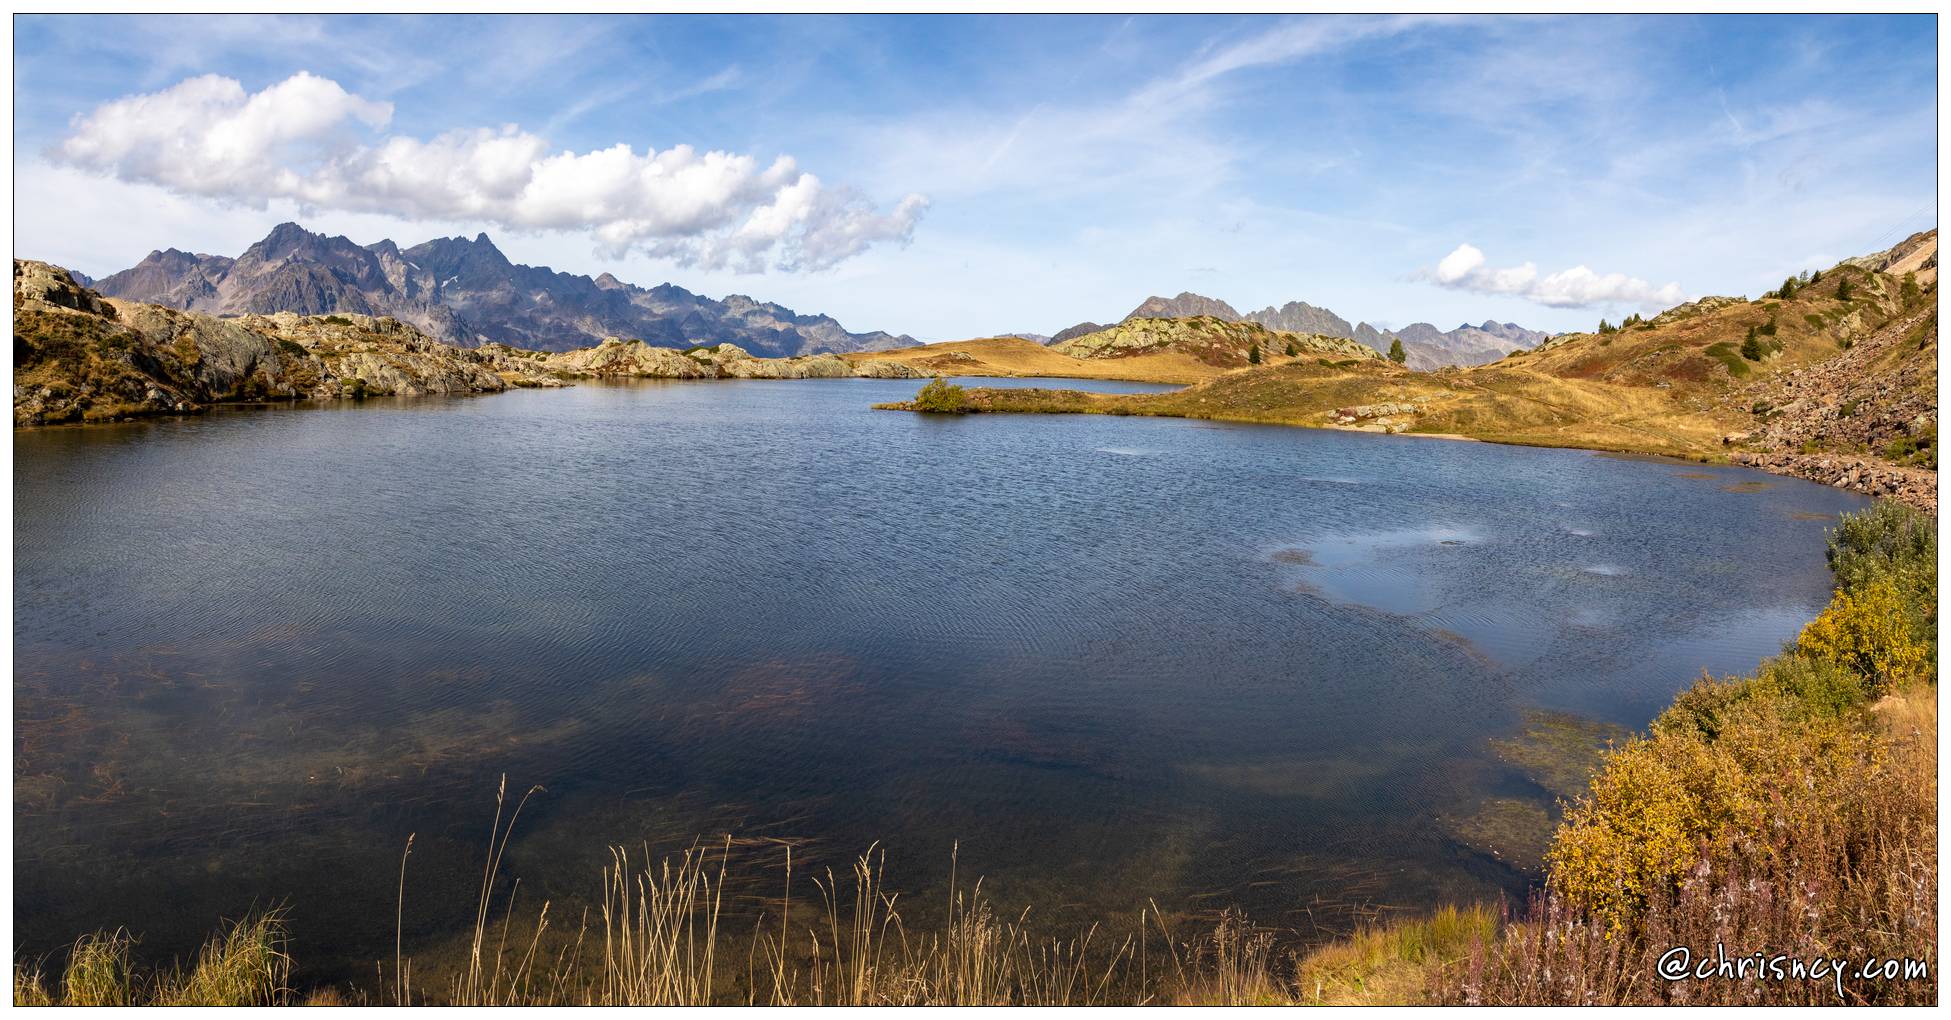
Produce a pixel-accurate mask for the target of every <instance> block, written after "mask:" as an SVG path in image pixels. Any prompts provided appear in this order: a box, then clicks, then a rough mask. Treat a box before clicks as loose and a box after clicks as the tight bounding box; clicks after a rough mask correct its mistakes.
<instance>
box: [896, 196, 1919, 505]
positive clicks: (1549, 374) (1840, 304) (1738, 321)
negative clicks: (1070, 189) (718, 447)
mask: <svg viewBox="0 0 1951 1020" xmlns="http://www.w3.org/2000/svg"><path fill="white" fill-rule="evenodd" d="M1935 253H1936V234H1935V232H1930V233H1927V234H1922V235H1918V236H1916V237H1913V238H1911V239H1909V240H1907V241H1906V242H1905V243H1904V244H1903V245H1900V246H1899V247H1898V248H1895V249H1892V250H1891V251H1889V252H1882V253H1878V254H1877V255H1875V256H1865V257H1864V258H1862V259H1855V260H1850V261H1847V262H1844V263H1841V264H1839V265H1837V266H1835V267H1832V268H1831V269H1828V270H1825V271H1823V272H1821V273H1812V274H1809V276H1808V277H1807V278H1798V279H1793V280H1790V281H1785V282H1784V284H1783V286H1782V287H1781V288H1778V290H1776V291H1771V292H1770V293H1768V294H1766V295H1763V296H1762V297H1761V298H1758V299H1755V300H1747V299H1743V298H1728V297H1721V298H1703V299H1701V300H1700V301H1696V302H1691V303H1688V304H1685V305H1681V306H1678V307H1675V308H1672V309H1668V310H1667V311H1665V312H1663V313H1661V314H1660V315H1658V316H1655V317H1653V318H1652V319H1648V320H1643V321H1642V320H1641V319H1640V318H1639V317H1638V316H1634V317H1632V318H1630V319H1628V320H1627V321H1626V322H1625V323H1623V324H1621V325H1620V326H1618V327H1614V326H1611V325H1610V324H1607V325H1606V326H1605V327H1604V329H1603V331H1601V332H1593V333H1576V334H1567V335H1564V336H1560V337H1555V338H1553V339H1552V340H1550V341H1548V342H1546V343H1545V344H1542V345H1540V346H1539V347H1538V348H1537V349H1535V350H1531V351H1515V352H1513V353H1512V354H1511V355H1509V356H1507V357H1505V358H1504V359H1502V360H1501V361H1498V362H1495V363H1493V364H1489V365H1482V366H1477V367H1474V368H1448V369H1438V370H1436V371H1433V372H1418V371H1412V370H1409V369H1406V368H1403V367H1401V366H1398V365H1394V364H1391V363H1389V362H1387V361H1386V360H1381V359H1377V358H1368V357H1363V358H1337V357H1334V356H1318V355H1312V354H1309V355H1303V356H1300V357H1286V356H1284V355H1283V356H1279V357H1272V358H1267V359H1265V363H1264V364H1260V365H1248V366H1245V367H1241V368H1232V369H1225V370H1221V369H1222V368H1223V366H1221V365H1213V366H1210V367H1208V369H1207V371H1206V372H1205V374H1204V375H1203V376H1202V377H1200V378H1198V379H1197V381H1196V382H1195V384H1194V385H1191V386H1188V387H1187V388H1186V389H1183V390H1180V391H1176V392H1172V393H1158V394H1135V395H1100V394H1085V393H1078V392H1071V391H1062V390H1043V389H1034V390H989V389H973V390H970V391H968V392H967V393H966V394H963V396H962V398H961V400H960V402H959V403H956V404H953V408H954V409H958V410H962V411H970V412H1048V413H1099V414H1136V415H1164V416H1173V417H1191V418H1214V419H1225V420H1233V421H1253V422H1269V423H1278V424H1288V425H1305V426H1316V427H1327V428H1349V429H1361V430H1367V431H1378V432H1403V433H1412V434H1429V435H1446V436H1458V437H1467V438H1474V439H1483V440H1489V441H1494V442H1507V443H1521V444H1527V445H1537V446H1576V447H1586V448H1592V449H1604V450H1616V451H1622V452H1634V453H1654V454H1667V455H1674V456H1683V457H1691V458H1698V459H1714V460H1721V459H1728V458H1729V457H1730V456H1747V457H1753V458H1763V460H1762V461H1761V462H1759V466H1764V467H1767V468H1769V469H1770V470H1783V471H1787V472H1788V473H1796V474H1803V475H1804V476H1806V477H1819V475H1820V472H1821V471H1822V470H1830V471H1834V470H1835V468H1834V467H1833V465H1832V466H1831V467H1830V468H1826V469H1824V468H1819V467H1817V466H1812V465H1807V464H1790V463H1786V462H1784V463H1775V462H1773V461H1768V460H1766V457H1765V455H1767V454H1768V453H1769V452H1771V451H1774V452H1779V451H1780V450H1781V447H1782V442H1783V440H1782V439H1781V437H1782V436H1788V435H1792V436H1795V437H1802V438H1798V439H1797V441H1798V442H1805V443H1806V442H1813V443H1815V446H1813V447H1811V448H1810V449H1807V450H1802V449H1800V448H1798V452H1799V453H1802V454H1813V453H1816V452H1829V453H1836V454H1847V455H1849V456H1850V457H1851V458H1854V462H1855V463H1856V464H1858V466H1860V467H1861V468H1862V469H1863V470H1864V471H1869V472H1871V473H1875V472H1883V476H1882V477H1881V478H1875V479H1871V480H1869V481H1863V482H1860V483H1858V484H1857V485H1856V486H1855V487H1859V488H1862V489H1863V491H1869V492H1874V493H1877V494H1882V495H1899V496H1903V497H1904V498H1907V499H1910V500H1911V501H1912V502H1915V503H1918V504H1919V505H1930V506H1934V505H1935V475H1934V469H1935V465H1936V461H1935V439H1936V408H1937V403H1936V395H1935V394H1936V381H1937V373H1936V362H1935V359H1936V334H1937V321H1936V316H1935V315H1934V314H1932V313H1931V312H1930V311H1929V309H1930V308H1931V307H1932V305H1933V304H1934V302H1935V299H1936V283H1935V280H1936V273H1935V268H1936V255H1935ZM1878 266H1886V267H1896V268H1903V269H1904V275H1894V274H1892V273H1890V272H1883V271H1879V269H1878V268H1876V267H1878ZM1915 267H1922V268H1921V269H1920V268H1915ZM1182 321H1184V322H1196V321H1197V320H1182ZM1079 342H1080V341H1071V342H1069V343H1067V344H1064V345H1060V347H1059V348H1058V349H1057V350H1048V349H1043V348H1038V347H1037V346H1036V345H1035V344H1031V343H1029V342H1028V341H973V342H971V343H973V344H981V345H990V344H995V345H1001V344H1005V343H1007V344H1020V345H1021V347H1022V348H1026V349H1027V350H1028V351H1029V352H1034V353H1026V355H1025V356H1024V360H1023V361H1022V362H1020V363H1019V364H1021V365H1022V366H1023V367H1028V366H1029V365H1030V364H1031V361H1030V360H1029V359H1031V358H1035V359H1038V360H1037V361H1036V362H1035V365H1036V367H1037V369H1038V370H1037V371H1012V372H1010V373H1008V374H1017V375H1043V376H1059V375H1073V374H1074V375H1080V376H1089V377H1097V378H1105V377H1109V378H1125V379H1130V378H1146V377H1147V376H1141V375H1138V374H1136V373H1137V370H1139V369H1140V368H1141V366H1142V367H1144V368H1149V367H1150V365H1149V364H1148V363H1147V362H1146V359H1151V358H1158V357H1163V356H1164V355H1160V354H1149V353H1148V354H1138V355H1126V356H1123V357H1113V358H1108V359H1095V358H1093V359H1084V358H1066V357H1065V356H1064V354H1063V351H1064V350H1066V349H1069V348H1072V347H1073V346H1075V345H1076V344H1078V343H1079ZM956 346H959V345H938V347H939V348H948V347H956ZM1186 346H1187V345H1185V344H1179V345H1176V346H1174V347H1171V348H1169V349H1172V350H1174V351H1181V350H1185V349H1186ZM1263 349H1264V348H1263ZM922 350H924V351H933V350H937V348H923V349H922ZM991 350H998V351H999V350H1000V348H983V349H979V350H973V351H970V352H969V354H968V358H969V368H970V369H974V368H976V367H978V363H989V364H993V363H995V361H996V360H1000V359H996V358H995V356H994V355H992V354H990V353H989V352H990V351H991ZM900 353H902V354H905V355H908V356H911V357H927V355H918V354H917V353H916V352H900ZM1845 369H1846V370H1845ZM960 374H971V375H973V374H980V373H979V372H977V371H974V370H965V371H963V372H962V373H960ZM1150 377H1151V378H1158V376H1150ZM1784 392H1792V395H1793V397H1792V399H1788V398H1784V397H1782V396H1781V394H1782V393H1784ZM888 406H891V407H898V408H905V409H918V408H915V407H914V405H913V404H911V403H910V404H899V405H888ZM935 406H936V407H937V409H940V408H941V407H942V406H944V405H941V404H940V402H937V404H936V405H935ZM1785 409H1786V410H1785ZM1785 415H1789V416H1788V417H1785ZM1850 421H1853V422H1855V423H1856V424H1855V425H1849V426H1844V425H1839V424H1838V423H1842V422H1850ZM1865 421H1876V422H1879V423H1880V424H1879V425H1878V426H1877V428H1876V429H1875V430H1873V431H1869V432H1865V430H1864V429H1863V428H1861V427H1858V426H1860V425H1861V423H1863V422H1865ZM1806 437H1816V438H1814V439H1807V438H1806ZM1824 442H1827V443H1829V444H1830V445H1829V446H1826V447H1825V446H1822V443H1824ZM1920 451H1925V452H1923V453H1920ZM1922 469H1928V470H1929V472H1930V478H1929V487H1930V490H1931V491H1930V494H1929V496H1928V498H1911V492H1912V490H1913V489H1914V487H1915V485H1916V481H1917V480H1916V478H1915V477H1914V476H1916V475H1917V474H1918V473H1919V471H1920V470H1922ZM1851 470H1853V469H1851ZM1857 473H1860V472H1857ZM1892 479H1896V480H1895V481H1893V480H1892ZM1819 480H1823V481H1831V480H1832V479H1831V478H1829V477H1819ZM1900 483H1901V485H1902V486H1904V487H1906V488H1905V490H1904V491H1902V492H1900V491H1898V489H1897V488H1895V487H1894V486H1897V485H1899V484H1900Z"/></svg>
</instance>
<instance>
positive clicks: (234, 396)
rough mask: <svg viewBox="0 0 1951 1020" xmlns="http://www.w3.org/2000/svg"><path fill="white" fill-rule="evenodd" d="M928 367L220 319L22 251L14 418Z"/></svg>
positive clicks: (720, 348) (36, 420)
mask: <svg viewBox="0 0 1951 1020" xmlns="http://www.w3.org/2000/svg"><path fill="white" fill-rule="evenodd" d="M925 374H926V373H924V372H921V371H918V370H915V369H912V368H910V367H908V366H906V365H900V364H891V363H883V362H854V361H849V360H847V359H843V358H840V357H837V356H834V355H831V354H822V355H814V356H808V357H798V358H782V359H771V358H755V357H752V356H751V355H750V354H749V353H747V352H746V351H744V350H743V349H741V348H739V347H737V346H735V345H733V344H729V343H723V344H716V345H712V346H711V347H699V348H694V349H693V350H692V351H689V352H684V351H677V350H673V349H670V348H663V347H652V346H650V345H648V344H645V343H643V342H642V341H630V342H626V341H621V340H616V339H614V338H612V339H610V340H607V341H605V342H604V343H602V344H599V345H597V346H595V347H593V348H587V349H582V350H576V351H569V352H545V351H530V350H524V349H521V348H516V347H512V346H508V345H505V344H489V345H486V346H483V347H480V348H465V347H459V346H456V345H454V344H449V343H443V342H441V341H439V340H435V339H433V338H431V337H429V336H427V335H426V334H424V333H422V332H421V331H420V330H419V329H417V328H416V327H414V326H413V325H411V324H409V323H405V322H402V321H400V320H399V319H396V318H393V317H391V316H372V315H363V314H351V313H334V314H330V315H300V314H296V313H293V312H278V313H274V314H269V315H260V314H254V313H253V314H245V315H241V316H237V317H232V318H219V317H217V316H212V315H205V314H200V313H196V312H185V311H180V310H177V309H173V308H165V307H162V306H159V305H153V304H146V303H143V302H138V301H124V300H117V299H113V298H104V297H102V296H101V295H100V294H99V293H97V292H95V291H93V290H91V289H89V288H87V287H85V286H83V285H81V283H80V282H79V281H77V280H76V279H75V278H74V277H73V275H71V274H70V273H68V271H67V270H65V269H62V268H60V267H59V266H52V265H48V264H47V263H43V262H34V261H29V260H15V262H14V424H15V426H16V427H18V426H24V425H46V424H55V423H60V422H96V421H113V420H119V419H128V418H137V417H145V416H151V415H161V414H188V413H194V412H197V411H201V410H204V409H207V408H208V407H210V406H211V405H214V404H220V403H231V402H253V401H273V400H338V399H363V398H366V397H374V396H388V395H391V396H423V395H427V394H436V393H492V392H497V391H501V390H506V389H509V388H512V387H530V386H561V385H565V384H566V383H568V382H570V381H573V380H575V379H580V378H593V377H639V378H669V379H718V378H737V379H765V378H770V379H810V378H841V377H849V376H873V377H880V378H911V377H920V376H923V375H925Z"/></svg>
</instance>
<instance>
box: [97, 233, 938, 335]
mask: <svg viewBox="0 0 1951 1020" xmlns="http://www.w3.org/2000/svg"><path fill="white" fill-rule="evenodd" d="M171 253H174V254H171ZM101 290H102V293H104V294H107V295H110V296H114V297H125V298H130V299H132V300H139V301H147V302H150V303H153V304H161V305H167V306H169V307H173V308H182V309H186V310H191V311H204V312H211V313H214V314H234V313H238V312H279V311H291V312H300V313H305V314H320V313H331V312H352V313H357V314H362V315H391V316H393V317H394V318H397V319H400V320H402V321H404V322H407V323H410V324H412V325H413V326H415V327H417V328H419V329H420V330H421V331H422V332H425V333H427V334H428V335H430V336H433V337H436V338H438V339H441V340H445V341H447V342H449V343H458V344H463V345H470V346H471V345H475V344H479V343H481V342H483V341H488V340H493V341H499V342H502V343H507V344H510V345H514V346H519V347H529V348H538V349H543V350H569V349H573V348H576V347H583V346H588V345H590V344H594V343H599V342H601V341H602V340H603V338H605V337H607V336H621V337H629V338H633V339H641V340H644V341H647V342H649V343H652V344H662V345H666V346H690V345H691V344H694V343H717V342H721V341H725V342H730V343H733V344H737V345H738V346H740V347H743V348H745V349H746V350H748V351H750V352H751V353H753V354H758V355H766V356H780V355H795V354H810V353H815V352H820V351H831V352H836V353H839V352H847V351H857V350H881V349H885V348H890V347H906V346H912V345H914V344H915V340H914V339H913V338H912V337H907V336H893V335H890V334H888V333H884V332H872V333H850V332H848V331H847V330H846V329H844V328H843V327H842V326H841V325H840V324H839V323H838V322H836V321H834V320H833V319H832V318H831V317H830V316H826V315H818V314H813V315H801V314H799V313H797V312H795V311H793V310H792V309H790V308H786V307H784V306H781V305H778V304H774V303H771V302H761V301H758V300H755V299H753V298H750V297H747V296H745V295H732V296H730V297H727V298H726V299H725V300H724V301H713V300H711V299H710V298H705V297H700V296H699V295H696V294H693V293H692V292H690V291H688V290H685V289H684V288H682V287H679V286H676V285H675V284H670V283H665V284H660V285H659V286H657V287H654V288H650V289H645V288H642V287H636V286H632V285H630V284H627V283H624V282H623V281H621V280H618V279H617V278H616V277H615V276H614V275H612V274H610V273H604V274H603V275H602V276H600V277H598V278H596V279H591V278H590V277H587V276H577V275H572V274H569V273H559V272H555V271H554V270H551V269H550V268H549V267H547V266H528V265H521V264H518V263H515V262H512V261H510V260H509V258H508V257H507V255H505V254H503V253H502V251H501V249H500V248H498V247H497V246H496V245H495V243H494V241H493V240H492V239H490V238H489V237H488V235H487V233H486V232H481V233H478V234H476V235H475V236H474V237H472V238H468V237H464V236H463V237H440V238H434V239H432V240H429V241H425V242H422V243H420V244H417V245H414V246H412V247H410V248H405V249H402V248H401V247H400V246H399V245H398V244H396V243H395V242H393V241H392V240H381V241H375V242H373V243H372V244H369V245H364V246H361V245H358V244H355V243H354V242H352V241H351V240H350V239H348V238H345V237H327V236H325V235H323V234H317V233H314V232H312V231H309V230H306V229H305V228H304V227H302V226H300V225H299V224H296V223H281V224H279V225H277V226H276V227H273V228H272V229H271V231H270V233H269V234H267V235H265V237H264V239H263V240H260V241H258V242H257V243H255V244H253V245H251V247H250V248H249V249H248V250H247V251H246V252H245V254H244V255H243V256H242V257H240V258H238V259H236V260H232V259H228V258H220V257H214V256H200V255H188V254H186V253H182V252H176V250H175V249H170V251H169V252H161V251H158V252H152V253H150V256H149V257H148V258H146V259H144V260H143V262H142V263H141V264H139V265H138V266H136V267H134V268H132V269H129V270H125V271H123V272H121V273H117V274H115V275H114V276H112V277H109V278H107V279H105V280H103V281H102V283H101Z"/></svg>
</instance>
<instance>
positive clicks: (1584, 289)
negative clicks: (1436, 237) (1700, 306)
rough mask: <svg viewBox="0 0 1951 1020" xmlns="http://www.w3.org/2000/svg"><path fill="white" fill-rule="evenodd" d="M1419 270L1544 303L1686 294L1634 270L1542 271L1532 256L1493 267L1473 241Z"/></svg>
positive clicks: (1658, 301) (1625, 301) (1656, 303)
mask: <svg viewBox="0 0 1951 1020" xmlns="http://www.w3.org/2000/svg"><path fill="white" fill-rule="evenodd" d="M1422 275H1423V276H1425V277H1426V278H1427V279H1429V280H1430V281H1431V282H1433V283H1435V284H1436V285H1438V286H1440V287H1448V288H1450V289H1451V290H1463V291H1471V292H1473V293H1477V294H1497V295H1505V296H1510V297H1519V298H1523V299H1525V300H1526V301H1531V302H1535V303H1537V304H1541V305H1544V306H1545V307H1547V308H1591V307H1594V306H1597V305H1638V306H1640V307H1642V308H1648V309H1654V308H1666V307H1670V306H1672V305H1677V304H1679V303H1680V302H1682V301H1685V300H1687V293H1686V291H1684V290H1681V289H1680V285H1679V284H1678V283H1667V284H1662V285H1655V284H1653V283H1650V282H1648V281H1646V280H1642V279H1640V278H1638V277H1636V276H1627V275H1626V274H1624V273H1598V272H1594V271H1593V270H1591V269H1590V268H1587V267H1586V266H1582V265H1581V266H1573V267H1572V268H1570V269H1565V270H1560V271H1559V272H1556V273H1544V274H1540V273H1539V272H1538V267H1537V265H1536V264H1535V263H1532V262H1526V263H1524V264H1522V265H1517V266H1511V267H1509V268H1506V269H1496V268H1493V267H1492V266H1490V265H1489V260H1488V259H1487V258H1486V257H1485V256H1484V253H1483V251H1482V250H1480V249H1478V248H1477V247H1476V246H1475V245H1471V244H1460V245H1457V247H1456V250H1455V251H1452V252H1450V253H1449V254H1448V255H1445V256H1443V260H1442V261H1441V262H1438V263H1437V264H1436V268H1435V269H1434V270H1425V271H1424V272H1423V274H1422Z"/></svg>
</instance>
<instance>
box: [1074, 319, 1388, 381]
mask: <svg viewBox="0 0 1951 1020" xmlns="http://www.w3.org/2000/svg"><path fill="white" fill-rule="evenodd" d="M1290 345H1291V346H1292V347H1293V349H1294V352H1295V354H1294V356H1296V357H1301V356H1305V357H1331V358H1358V359H1367V358H1380V357H1381V356H1382V355H1381V354H1380V353H1378V352H1377V351H1375V350H1374V349H1373V348H1371V347H1368V346H1367V345H1365V344H1361V343H1358V342H1356V341H1354V340H1351V339H1347V338H1345V337H1333V336H1322V335H1319V334H1306V333H1288V332H1283V331H1280V330H1274V329H1268V328H1267V327H1265V326H1262V325H1260V324H1259V323H1257V322H1241V321H1229V320H1226V319H1221V318H1218V317H1216V316H1210V315H1199V316H1191V317H1187V318H1178V319H1160V318H1148V317H1142V316H1141V317H1138V318H1132V319H1127V320H1125V321H1124V322H1122V323H1119V324H1118V325H1116V326H1112V327H1110V328H1108V329H1103V330H1099V331H1098V332H1095V333H1087V334H1085V335H1083V336H1079V337H1074V338H1072V339H1069V340H1065V341H1063V342H1061V343H1057V344H1052V345H1051V347H1050V349H1051V350H1053V351H1055V352H1057V353H1059V354H1067V355H1069V356H1071V357H1074V358H1119V357H1128V356H1132V355H1138V354H1150V353H1154V352H1159V351H1167V350H1170V351H1178V352H1181V353H1184V354H1188V355H1191V356H1192V357H1194V358H1197V359H1199V360H1200V361H1203V362H1205V363H1206V364H1209V365H1215V366H1219V367H1223V368H1234V367H1238V366H1242V365H1247V364H1250V363H1251V356H1252V351H1253V349H1254V348H1255V347H1258V348H1259V351H1260V357H1261V359H1262V360H1263V362H1271V361H1274V360H1276V359H1283V358H1286V357H1287V356H1288V355H1287V350H1288V348H1289V346H1290Z"/></svg>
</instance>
